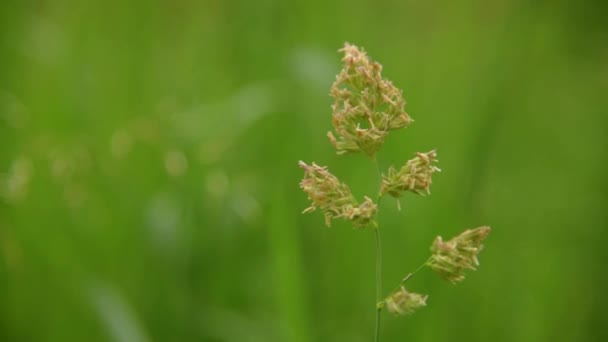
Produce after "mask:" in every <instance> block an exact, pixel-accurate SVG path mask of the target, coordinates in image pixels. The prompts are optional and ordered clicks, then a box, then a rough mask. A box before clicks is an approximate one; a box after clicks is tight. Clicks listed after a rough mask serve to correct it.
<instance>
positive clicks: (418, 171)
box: [380, 150, 441, 198]
mask: <svg viewBox="0 0 608 342" xmlns="http://www.w3.org/2000/svg"><path fill="white" fill-rule="evenodd" d="M435 162H437V152H435V150H433V151H430V152H427V153H420V152H418V153H416V157H415V158H414V159H411V160H408V162H407V163H406V164H405V165H404V166H402V167H401V169H400V170H399V171H397V170H396V169H395V168H394V167H392V166H391V167H390V168H389V169H388V176H384V175H383V176H382V187H381V188H380V194H382V195H384V194H387V193H388V194H389V195H391V196H393V197H395V198H399V197H400V196H401V194H402V193H403V192H405V191H411V192H413V193H416V194H420V195H424V194H425V193H426V194H429V193H430V186H431V183H432V179H431V175H432V174H433V172H440V171H441V170H440V169H439V168H438V167H436V166H434V165H433V163H435Z"/></svg>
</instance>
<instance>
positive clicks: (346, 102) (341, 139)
mask: <svg viewBox="0 0 608 342" xmlns="http://www.w3.org/2000/svg"><path fill="white" fill-rule="evenodd" d="M339 51H340V52H343V53H344V58H342V61H343V63H344V68H343V69H342V71H341V72H340V73H339V74H338V76H337V77H336V81H335V82H334V84H333V85H332V87H331V92H330V94H331V96H332V97H333V98H334V104H333V105H332V110H333V115H332V123H333V126H334V129H335V135H334V133H332V132H329V133H328V134H327V135H328V137H329V140H330V142H331V144H332V145H333V146H334V147H335V148H336V151H337V153H338V154H339V155H341V154H345V153H358V152H361V153H363V154H365V155H367V156H369V157H371V159H372V160H373V161H374V162H375V163H376V165H378V164H377V160H376V153H377V152H378V150H379V149H380V148H381V147H382V146H383V145H384V143H385V139H386V137H387V136H388V134H389V133H391V132H393V131H395V130H398V129H401V128H405V127H407V126H409V125H410V124H411V123H412V122H413V120H412V119H411V118H410V116H409V115H408V114H407V113H406V112H405V111H404V107H405V100H404V99H403V95H402V93H401V90H399V89H397V88H396V87H395V86H394V85H393V84H392V82H391V81H389V80H387V79H384V78H382V66H381V65H380V64H379V63H378V62H374V61H372V60H371V59H370V58H369V57H368V56H367V54H366V53H365V51H364V50H362V49H359V48H358V47H356V46H354V45H351V44H348V43H346V44H345V45H344V47H343V48H342V49H341V50H339ZM436 163H437V152H436V151H435V150H432V151H429V152H426V153H421V152H417V153H416V154H415V157H414V158H412V159H410V160H408V161H407V162H406V163H405V164H404V165H403V166H401V167H400V168H395V167H393V166H391V167H390V168H389V169H388V171H387V172H386V174H381V179H382V180H381V184H379V191H378V195H377V198H376V200H375V202H374V201H373V200H372V199H371V198H370V197H368V196H364V197H363V198H364V200H363V202H359V201H357V199H356V198H355V196H354V195H353V194H352V192H351V191H350V188H349V187H348V186H347V185H346V184H344V183H343V182H341V181H340V180H339V179H338V178H337V177H336V176H335V175H333V174H331V173H330V172H329V171H328V169H327V167H325V166H319V165H317V164H315V163H312V164H311V165H308V164H306V163H304V162H302V161H300V163H299V165H300V167H301V168H302V169H303V170H304V178H303V179H302V181H301V182H300V187H301V188H302V190H304V192H305V193H306V194H307V195H308V199H309V200H310V201H311V205H310V206H309V207H308V208H306V209H305V210H304V213H309V212H312V211H315V210H316V209H317V208H318V209H320V210H321V211H322V212H323V215H324V217H325V223H326V225H327V226H330V225H331V220H332V219H337V218H340V219H344V220H347V221H350V222H351V223H352V225H353V226H354V227H356V228H365V227H371V228H372V229H373V230H374V232H375V237H376V246H377V250H376V251H377V254H376V260H377V272H376V287H377V295H376V308H377V311H376V335H375V341H378V340H379V336H380V312H381V310H382V309H383V308H386V309H387V311H389V312H390V313H393V314H397V315H407V314H411V313H413V312H414V311H415V310H416V309H418V308H421V307H423V306H426V300H427V297H428V296H426V295H421V294H418V293H414V292H410V291H408V290H407V289H406V288H405V283H406V281H407V280H408V279H410V278H411V276H412V275H413V273H410V274H408V276H406V277H405V278H404V279H403V280H402V281H401V283H400V284H399V286H398V287H397V289H396V290H395V291H393V292H392V293H391V294H389V296H387V297H385V298H384V299H383V298H382V296H381V286H380V283H381V272H380V254H381V250H380V234H379V230H380V229H379V227H378V225H377V224H376V222H375V216H376V215H377V213H378V204H377V203H378V201H379V200H380V198H382V197H383V196H384V195H389V196H391V197H394V198H397V199H398V198H400V197H402V196H403V195H404V194H405V193H407V192H410V193H413V194H418V195H425V194H430V186H431V184H432V176H433V174H434V173H435V172H439V171H441V170H440V169H439V168H438V167H437V166H436ZM489 232H490V228H489V227H485V226H484V227H480V228H476V229H469V230H466V231H464V232H463V233H461V234H460V235H458V236H456V237H454V238H453V239H451V240H449V241H447V242H444V241H443V240H442V238H441V237H440V236H438V237H437V238H436V239H435V241H434V242H433V244H432V246H431V256H430V257H429V259H428V260H427V262H425V263H424V264H423V265H422V266H421V268H422V267H424V266H428V267H429V268H431V269H432V270H433V271H435V272H436V273H437V274H439V276H441V277H442V278H443V279H445V280H447V281H449V282H452V283H458V282H461V281H462V280H464V277H465V274H464V272H465V271H466V270H475V269H476V268H477V266H479V261H478V259H477V255H478V254H479V252H480V251H481V250H482V248H483V245H482V242H483V240H484V239H485V238H486V237H487V236H488V234H489ZM416 272H417V271H416ZM414 273H415V272H414Z"/></svg>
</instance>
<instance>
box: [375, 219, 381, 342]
mask: <svg viewBox="0 0 608 342" xmlns="http://www.w3.org/2000/svg"><path fill="white" fill-rule="evenodd" d="M374 233H375V236H376V337H375V338H374V341H375V342H379V341H380V312H381V311H382V306H381V305H380V302H381V301H382V269H381V267H382V246H381V244H380V228H378V227H375V228H374Z"/></svg>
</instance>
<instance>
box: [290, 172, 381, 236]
mask: <svg viewBox="0 0 608 342" xmlns="http://www.w3.org/2000/svg"><path fill="white" fill-rule="evenodd" d="M299 165H300V167H301V168H302V169H304V178H303V179H302V181H301V182H300V188H302V190H304V192H306V193H307V194H308V199H310V200H311V201H312V205H311V206H310V207H308V208H306V209H304V213H309V212H312V211H314V210H315V209H317V208H319V209H321V211H323V214H324V215H325V224H327V226H328V227H329V226H331V220H332V219H335V218H343V219H346V220H348V221H351V222H352V223H353V225H354V226H355V227H365V226H366V225H368V224H369V223H370V222H371V221H372V219H373V217H374V216H375V215H376V211H377V210H378V207H377V206H376V204H375V203H374V202H372V200H371V199H370V198H369V197H365V200H364V201H363V203H361V204H360V205H359V203H358V202H357V200H356V199H355V197H354V196H353V194H352V193H351V191H350V189H349V188H348V186H347V185H346V184H344V183H342V182H340V180H338V178H336V176H334V175H333V174H331V173H330V172H329V171H328V170H327V167H325V166H319V165H317V164H315V163H312V165H307V164H306V163H304V162H303V161H300V162H299Z"/></svg>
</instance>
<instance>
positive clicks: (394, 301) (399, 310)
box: [384, 286, 428, 315]
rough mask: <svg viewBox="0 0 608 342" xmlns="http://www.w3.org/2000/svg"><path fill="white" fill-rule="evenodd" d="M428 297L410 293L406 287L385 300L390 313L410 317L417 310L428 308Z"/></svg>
mask: <svg viewBox="0 0 608 342" xmlns="http://www.w3.org/2000/svg"><path fill="white" fill-rule="evenodd" d="M427 297H428V296H427V295H421V294H418V293H414V292H409V291H407V290H406V289H405V287H403V286H402V287H401V288H399V290H397V291H395V292H393V293H392V294H391V295H390V296H388V298H386V299H385V300H384V304H385V305H386V309H387V310H388V312H390V313H392V314H395V315H409V314H412V313H414V311H416V309H418V308H420V307H423V306H426V299H427Z"/></svg>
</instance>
